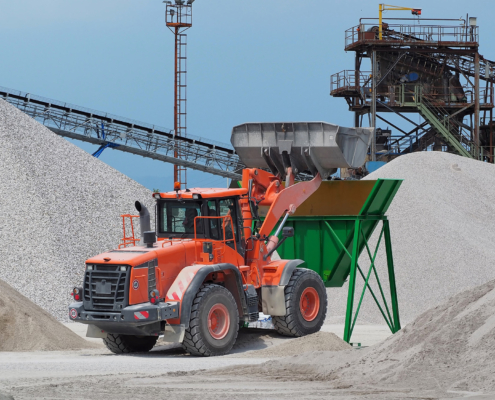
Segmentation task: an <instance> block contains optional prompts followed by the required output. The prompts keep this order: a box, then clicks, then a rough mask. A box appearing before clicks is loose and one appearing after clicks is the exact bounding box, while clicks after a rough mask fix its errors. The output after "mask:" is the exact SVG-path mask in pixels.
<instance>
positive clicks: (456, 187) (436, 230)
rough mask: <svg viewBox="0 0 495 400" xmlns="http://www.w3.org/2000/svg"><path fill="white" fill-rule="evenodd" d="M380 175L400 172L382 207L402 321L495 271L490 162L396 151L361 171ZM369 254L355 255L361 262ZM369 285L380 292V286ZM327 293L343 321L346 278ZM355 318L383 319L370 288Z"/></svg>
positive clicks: (494, 173) (494, 175) (494, 179)
mask: <svg viewBox="0 0 495 400" xmlns="http://www.w3.org/2000/svg"><path fill="white" fill-rule="evenodd" d="M378 178H401V179H404V182H403V183H402V186H401V188H400V189H399V191H398V192H397V195H396V197H395V200H394V201H393V202H392V204H391V206H390V208H389V211H388V213H387V215H388V218H389V220H390V228H391V234H392V245H393V246H392V247H393V254H394V260H395V273H396V281H397V290H398V298H399V310H400V316H401V320H402V322H403V325H404V323H405V322H410V321H412V320H413V319H414V318H416V316H418V315H419V314H421V313H422V312H424V311H426V310H427V309H429V308H431V307H433V306H435V305H437V304H439V303H441V302H443V301H445V300H446V299H448V298H449V297H451V296H453V295H455V294H457V293H459V292H461V291H463V290H465V289H468V288H472V287H475V286H478V285H481V284H483V283H485V282H488V281H489V280H492V279H495V229H494V227H495V201H494V199H495V165H492V164H488V163H483V162H480V161H476V160H471V159H468V158H464V157H460V156H456V155H452V154H447V153H440V152H418V153H414V154H411V155H406V156H402V157H399V158H397V159H395V160H394V161H392V162H390V163H389V164H387V165H385V166H384V167H382V168H380V169H379V170H377V171H375V172H374V173H372V174H370V175H369V176H367V177H366V178H365V179H378ZM375 239H376V234H375ZM367 259H368V257H367V256H366V255H362V256H361V260H360V261H361V262H362V266H363V267H364V268H366V260H367ZM367 266H369V261H368V264H367ZM377 267H378V268H379V270H380V272H381V276H382V281H386V278H387V275H386V272H385V267H386V258H385V253H384V251H382V252H379V254H378V257H377ZM366 272H367V269H366V271H365V273H366ZM358 281H359V282H362V281H363V280H362V279H361V277H358ZM371 281H372V286H373V287H374V288H377V286H376V282H375V281H374V279H371ZM360 286H362V285H360ZM385 286H386V287H388V285H385ZM375 292H376V294H377V295H378V296H380V293H379V291H378V289H376V291H375ZM328 293H329V300H328V304H329V308H330V309H329V312H328V315H329V322H342V321H343V316H344V315H345V309H346V300H347V299H346V296H347V286H346V287H345V289H344V290H342V289H340V288H337V289H334V288H332V289H328ZM359 295H360V292H358V293H357V294H356V300H355V301H356V303H355V304H357V301H358V300H359ZM354 308H356V306H355V307H354ZM358 321H361V322H363V321H364V322H370V323H383V321H384V320H383V318H382V317H381V315H380V313H379V311H378V308H377V307H376V306H375V304H374V302H373V299H372V298H371V296H370V294H369V293H366V295H365V298H364V303H363V307H362V310H361V311H360V317H359V319H358Z"/></svg>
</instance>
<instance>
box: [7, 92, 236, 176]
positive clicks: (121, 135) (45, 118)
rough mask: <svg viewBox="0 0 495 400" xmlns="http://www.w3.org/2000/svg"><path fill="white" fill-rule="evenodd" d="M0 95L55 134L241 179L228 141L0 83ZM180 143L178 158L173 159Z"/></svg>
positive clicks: (234, 155) (233, 152) (234, 154)
mask: <svg viewBox="0 0 495 400" xmlns="http://www.w3.org/2000/svg"><path fill="white" fill-rule="evenodd" d="M0 97H1V98H3V99H4V100H6V101H8V102H9V103H10V104H12V105H14V106H15V107H17V108H19V109H20V110H21V111H23V112H25V113H26V114H28V115H29V116H30V117H32V118H34V119H35V120H36V121H38V122H40V123H42V124H43V125H45V126H46V127H47V128H49V129H50V130H52V131H53V132H55V133H56V134H57V135H60V136H64V137H68V138H71V139H76V140H81V141H83V142H88V143H93V144H97V145H100V146H101V145H105V144H107V143H115V144H116V145H118V146H116V147H113V146H112V147H113V148H114V149H116V150H120V151H125V152H127V153H132V154H137V155H140V156H143V157H148V158H152V159H154V160H160V161H164V162H168V163H172V164H177V165H181V166H184V167H187V168H191V169H196V170H199V171H204V172H208V173H211V174H214V175H219V176H223V177H225V178H231V179H236V180H239V179H241V174H240V173H239V172H237V171H240V170H241V169H242V168H243V167H244V165H243V164H242V163H241V162H240V161H239V157H238V156H237V154H236V152H235V151H234V150H233V149H232V148H231V147H230V146H229V145H228V144H223V143H219V142H215V141H212V140H208V139H205V138H201V137H196V136H192V135H188V136H186V137H180V136H175V135H174V132H173V131H171V130H168V129H165V128H162V127H159V126H156V125H150V124H147V123H144V122H139V121H133V120H130V119H127V118H123V117H118V116H115V115H111V114H108V113H104V112H100V111H95V110H91V109H87V108H83V107H79V106H75V105H72V104H68V103H63V102H59V101H56V100H51V99H47V98H43V97H40V96H35V95H32V94H30V93H23V92H19V91H17V90H12V89H7V88H3V87H0ZM176 146H180V149H181V150H180V153H181V154H182V158H181V159H177V158H174V149H175V148H176Z"/></svg>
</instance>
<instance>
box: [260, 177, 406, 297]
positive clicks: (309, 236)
mask: <svg viewBox="0 0 495 400" xmlns="http://www.w3.org/2000/svg"><path fill="white" fill-rule="evenodd" d="M401 183H402V180H398V179H378V180H376V181H372V180H369V181H367V180H361V181H326V182H322V184H321V186H320V188H319V189H318V190H317V191H316V192H315V193H314V194H313V195H311V196H310V197H309V198H308V199H307V200H306V201H305V202H304V203H303V204H302V205H301V206H299V207H298V208H297V210H296V212H295V214H294V215H293V216H291V217H289V219H288V221H287V223H286V225H285V226H292V227H293V228H294V233H295V235H294V237H291V238H288V239H287V240H286V241H285V242H284V244H283V245H282V246H280V248H279V249H278V250H277V251H278V253H279V255H280V257H281V258H283V259H295V258H297V259H302V260H304V261H306V266H307V268H310V269H312V270H314V271H315V272H317V273H318V274H319V275H320V276H321V277H322V279H323V281H324V282H325V286H327V287H341V286H342V285H343V284H344V282H345V281H346V279H347V278H348V276H349V271H350V268H351V261H352V260H351V257H350V256H349V254H352V253H353V243H354V238H355V236H354V231H355V226H356V224H355V222H356V220H359V221H360V230H361V232H360V234H359V235H358V236H359V238H358V241H357V244H356V248H355V251H357V254H356V256H357V257H359V255H360V254H361V252H362V251H363V250H364V249H365V248H366V247H365V246H366V244H365V241H366V242H367V241H368V240H369V239H370V237H371V235H372V233H373V232H374V230H375V228H376V227H377V226H378V224H379V222H380V221H383V220H386V219H387V217H386V216H385V213H386V212H387V210H388V207H389V206H390V203H391V202H392V200H393V198H394V196H395V194H396V193H397V190H399V187H400V185H401ZM266 211H267V210H266V209H265V208H260V214H261V215H263V214H264V213H266Z"/></svg>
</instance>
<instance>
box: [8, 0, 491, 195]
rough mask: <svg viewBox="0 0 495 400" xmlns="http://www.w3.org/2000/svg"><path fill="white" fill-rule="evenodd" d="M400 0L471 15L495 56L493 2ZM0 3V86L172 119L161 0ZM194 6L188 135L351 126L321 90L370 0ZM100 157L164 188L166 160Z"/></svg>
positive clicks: (210, 1) (444, 14)
mask: <svg viewBox="0 0 495 400" xmlns="http://www.w3.org/2000/svg"><path fill="white" fill-rule="evenodd" d="M397 4H398V5H403V6H410V7H417V8H422V9H423V17H425V18H434V17H435V18H459V17H465V15H466V13H469V15H470V16H476V17H478V24H479V25H480V42H481V48H480V52H481V54H483V55H485V56H486V57H487V58H489V59H495V44H493V42H492V40H491V38H492V37H493V35H494V33H495V28H494V27H493V21H492V19H493V11H494V7H493V2H490V1H476V2H466V1H465V0H464V1H460V0H445V1H443V0H437V1H431V0H430V1H424V0H419V1H414V2H410V3H405V2H403V3H397ZM0 5H1V10H2V23H1V24H0V34H1V36H2V38H3V40H2V41H0V51H1V54H2V55H3V56H2V63H0V77H1V78H0V85H1V86H5V87H9V88H13V89H17V90H22V91H26V92H30V93H33V94H38V95H41V96H45V97H49V98H53V99H56V100H60V101H65V102H70V103H73V104H77V105H80V106H84V107H90V108H93V109H96V110H101V111H105V112H110V113H113V114H116V115H122V116H125V117H128V118H132V119H136V120H141V121H144V122H148V123H153V124H157V125H161V126H164V127H173V50H174V45H173V35H172V33H171V32H170V31H168V29H167V28H166V27H165V22H164V10H165V7H164V5H163V4H162V2H161V0H84V1H81V0H80V1H69V0H44V1H39V0H15V1H7V0H1V1H0ZM193 7H194V11H193V13H194V22H193V27H192V28H191V29H190V30H189V31H188V132H189V133H191V134H195V135H198V136H205V137H209V138H211V139H215V140H218V141H223V142H229V138H230V130H231V128H232V126H234V125H237V124H240V123H243V122H247V121H296V120H300V121H302V120H308V121H309V120H323V121H327V122H332V123H336V124H340V125H344V126H351V125H352V124H353V118H352V114H351V113H350V112H348V111H347V106H346V103H345V101H344V100H343V99H333V98H331V97H330V96H329V77H330V75H331V74H333V73H335V72H339V71H341V70H344V69H352V68H353V65H354V61H353V53H348V54H346V53H345V52H344V50H343V48H344V31H345V30H346V29H347V28H350V27H352V26H354V25H357V24H358V21H359V18H360V17H375V16H377V14H378V10H377V9H378V3H377V2H374V1H355V0H347V1H331V0H311V1H293V0H264V1H261V0H250V1H239V0H231V1H226V0H196V1H195V3H194V6H193ZM387 16H389V17H409V16H410V14H409V12H388V14H387ZM402 126H404V125H402ZM404 127H406V128H408V126H407V125H406V126H404ZM74 143H75V144H78V145H80V146H81V147H83V148H84V149H86V150H87V151H94V147H92V146H89V145H86V144H81V143H79V142H74ZM100 159H101V160H103V161H104V162H106V163H108V164H109V165H111V166H113V167H114V168H116V169H118V170H120V171H121V172H123V173H124V174H126V175H128V176H130V177H131V178H133V179H135V180H137V181H138V182H140V183H142V184H143V185H145V186H147V187H149V188H160V189H161V190H163V191H165V190H171V189H172V166H171V165H169V164H164V163H161V162H158V161H151V160H147V159H144V158H141V157H138V156H133V155H128V154H125V153H121V152H118V151H116V150H105V152H104V153H103V155H102V156H101V157H100ZM188 181H189V182H188V184H189V186H190V187H193V186H224V185H225V184H226V180H225V179H224V178H220V177H215V176H212V175H208V174H204V173H199V172H193V171H191V172H190V173H189V176H188Z"/></svg>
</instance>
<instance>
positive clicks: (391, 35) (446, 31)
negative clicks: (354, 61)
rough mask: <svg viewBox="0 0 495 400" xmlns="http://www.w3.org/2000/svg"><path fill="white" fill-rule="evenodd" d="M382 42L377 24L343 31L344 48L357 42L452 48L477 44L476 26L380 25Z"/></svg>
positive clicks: (363, 25)
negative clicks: (447, 45) (412, 43)
mask: <svg viewBox="0 0 495 400" xmlns="http://www.w3.org/2000/svg"><path fill="white" fill-rule="evenodd" d="M382 27H383V28H382V40H379V38H378V23H375V24H360V25H356V26H353V27H352V28H349V29H347V30H346V31H345V47H346V48H347V47H349V46H351V45H352V44H354V43H357V42H363V43H364V42H373V44H380V43H382V44H388V43H390V42H397V41H400V42H421V44H423V45H425V44H426V45H428V44H431V45H438V44H441V43H449V44H450V45H452V46H456V45H458V46H466V45H470V44H472V43H473V42H478V39H479V34H478V27H477V26H466V25H457V26H456V25H451V26H449V25H409V24H387V23H383V25H382Z"/></svg>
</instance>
